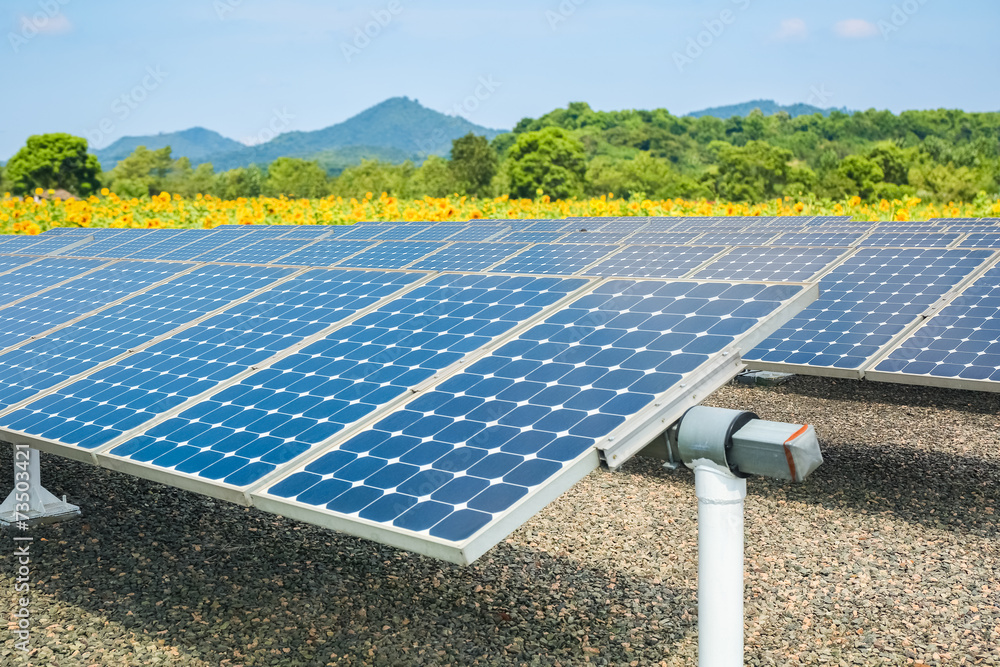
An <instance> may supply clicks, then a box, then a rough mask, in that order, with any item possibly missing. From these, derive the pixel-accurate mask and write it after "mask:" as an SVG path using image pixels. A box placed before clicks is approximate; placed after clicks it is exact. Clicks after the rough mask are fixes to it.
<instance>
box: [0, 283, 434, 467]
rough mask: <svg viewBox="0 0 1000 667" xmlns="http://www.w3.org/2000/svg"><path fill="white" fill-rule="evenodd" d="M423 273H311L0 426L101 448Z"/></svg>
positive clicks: (92, 377)
mask: <svg viewBox="0 0 1000 667" xmlns="http://www.w3.org/2000/svg"><path fill="white" fill-rule="evenodd" d="M258 270H266V271H270V272H282V273H283V271H282V270H280V269H274V268H269V269H263V268H261V269H258ZM276 275H280V273H279V274H276ZM421 275H422V274H419V273H381V272H366V271H336V270H322V269H318V270H314V271H308V272H306V273H304V274H302V275H300V276H297V277H295V278H293V279H292V280H289V281H287V282H284V283H282V284H280V285H279V286H277V287H276V288H274V289H271V290H268V291H267V292H265V293H263V294H260V295H258V296H256V297H254V298H252V299H248V300H247V301H244V302H242V303H240V304H237V305H235V306H233V307H232V308H229V309H228V310H226V311H225V312H223V313H220V314H218V315H214V316H212V317H210V318H209V319H207V320H205V321H204V322H200V323H198V324H195V325H193V326H191V327H190V328H188V329H186V330H184V331H183V332H182V333H180V334H177V335H175V336H172V337H171V338H169V339H167V340H164V341H161V342H159V343H156V344H155V345H152V346H150V347H148V348H146V349H145V350H142V351H140V352H137V353H136V354H133V355H131V356H129V357H127V358H125V359H123V360H121V361H119V362H117V363H115V364H112V365H110V366H107V367H106V368H103V369H101V370H99V371H96V372H95V373H93V374H91V375H89V376H88V377H86V378H85V379H82V380H79V381H77V382H74V383H73V384H71V385H69V386H67V387H64V388H63V389H60V390H58V391H56V392H54V393H52V394H50V395H48V396H45V397H44V398H41V399H39V400H37V401H34V402H33V403H31V404H29V405H27V406H26V407H24V408H22V409H20V410H17V411H15V412H13V413H11V414H10V415H7V416H6V417H3V418H2V419H0V423H2V424H3V425H5V426H7V427H9V428H12V429H14V430H18V431H23V432H26V433H30V434H32V435H36V436H39V437H44V438H48V439H51V440H56V441H58V442H61V443H64V444H68V445H76V446H79V447H82V448H84V449H93V448H95V447H99V446H101V445H103V444H105V443H108V442H110V441H111V440H113V439H115V438H116V437H118V436H119V435H121V434H122V433H124V432H125V431H128V430H130V429H133V428H136V427H138V426H140V425H141V424H143V423H145V422H147V421H149V420H150V419H152V418H154V417H156V416H157V415H160V414H163V413H164V412H166V411H168V410H170V409H171V408H173V407H176V406H178V405H180V404H182V403H184V402H185V401H186V400H188V399H190V398H192V397H194V396H197V395H199V394H201V393H203V392H205V391H208V390H210V389H214V388H215V387H217V386H218V385H219V383H220V382H223V381H225V380H227V379H229V378H232V377H233V376H235V375H236V374H238V373H240V372H241V371H244V370H246V369H247V368H249V367H251V366H253V365H255V364H259V363H261V362H263V361H264V360H266V359H268V358H270V357H271V356H273V355H274V354H275V353H278V352H281V351H282V350H285V349H287V348H289V347H290V346H292V345H294V344H296V343H299V342H301V341H302V340H303V339H305V338H306V337H308V336H312V335H314V334H317V333H319V332H321V331H322V330H323V329H325V328H327V327H329V326H330V325H331V324H335V323H337V322H340V321H341V320H343V319H344V318H346V317H349V316H351V315H354V314H355V313H357V312H358V311H359V310H361V309H363V308H367V307H369V306H372V305H374V304H375V303H377V302H378V301H379V300H380V299H382V298H384V297H387V296H390V295H392V294H394V293H396V292H397V291H398V290H399V289H400V288H402V287H404V286H405V285H408V284H410V283H412V282H413V281H415V280H416V279H418V278H420V277H421ZM106 399H107V400H106ZM57 436H58V437H57Z"/></svg>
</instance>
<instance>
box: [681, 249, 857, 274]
mask: <svg viewBox="0 0 1000 667" xmlns="http://www.w3.org/2000/svg"><path fill="white" fill-rule="evenodd" d="M843 253H844V249H843V248H790V247H787V246H769V247H759V246H750V247H742V248H733V249H732V250H730V251H729V252H727V253H726V254H725V255H723V256H722V257H719V258H718V259H716V260H715V261H713V262H712V263H711V264H709V265H708V266H706V267H705V268H703V269H702V270H700V271H698V272H697V273H696V274H694V275H693V276H691V277H692V278H697V279H699V280H774V281H789V282H801V281H804V280H809V279H811V278H812V277H813V276H814V275H816V274H817V273H818V272H819V271H822V270H823V269H824V268H825V267H826V266H828V265H829V264H830V262H832V261H834V260H835V259H837V258H838V257H840V256H841V255H842V254H843Z"/></svg>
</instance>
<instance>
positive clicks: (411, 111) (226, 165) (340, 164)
mask: <svg viewBox="0 0 1000 667" xmlns="http://www.w3.org/2000/svg"><path fill="white" fill-rule="evenodd" d="M192 132H197V133H203V134H202V135H201V136H203V137H204V139H205V144H204V145H191V144H190V143H188V142H184V141H182V142H177V143H172V142H171V141H170V140H169V138H170V137H181V138H186V137H187V135H188V134H189V133H192ZM469 132H472V133H473V134H479V135H485V136H486V137H487V138H489V139H492V138H493V137H495V136H496V135H498V134H501V133H502V132H503V130H493V129H490V128H486V127H482V126H479V125H476V124H474V123H471V122H469V121H467V120H466V119H464V118H461V117H458V116H448V115H446V114H443V113H441V112H439V111H434V110H433V109H428V108H427V107H425V106H422V105H421V104H420V103H419V102H417V101H416V100H411V99H409V98H407V97H393V98H390V99H388V100H386V101H384V102H381V103H379V104H376V105H375V106H373V107H371V108H369V109H366V110H364V111H362V112H361V113H359V114H357V115H356V116H353V117H351V118H348V119H347V120H345V121H344V122H342V123H337V124H336V125H331V126H330V127H326V128H323V129H321V130H314V131H311V132H286V133H284V134H280V135H278V136H277V137H275V138H274V139H272V140H271V141H268V142H266V143H262V144H258V145H256V146H244V145H243V144H240V143H238V142H236V141H232V140H231V139H226V138H225V137H223V136H222V135H220V134H217V133H215V132H211V131H210V130H204V129H202V128H192V129H191V130H185V131H184V132H174V133H172V134H158V135H155V136H150V137H126V138H122V139H119V140H118V141H116V142H115V143H113V144H111V146H108V147H107V148H105V149H103V150H99V151H94V153H95V154H96V155H97V157H98V159H99V160H100V161H101V166H102V167H103V168H104V170H105V171H107V170H109V169H111V168H112V167H114V165H115V164H116V163H117V162H118V161H119V160H121V159H122V158H124V157H125V156H127V155H128V154H129V153H131V152H132V151H133V150H134V149H135V147H136V146H142V145H144V146H146V147H147V148H150V149H152V148H162V147H163V146H166V145H169V146H170V147H171V148H172V149H173V150H172V155H173V156H174V157H175V158H177V157H180V156H182V155H184V156H187V157H188V158H189V159H190V160H191V162H192V164H200V163H202V162H211V163H212V165H213V166H214V167H215V168H216V170H226V169H232V168H234V167H245V166H248V165H251V164H258V165H261V166H263V165H267V164H269V163H271V162H273V161H274V160H275V159H277V158H279V157H300V158H308V159H318V160H320V163H321V164H323V166H324V167H326V168H327V169H328V170H330V171H331V172H337V171H340V170H342V169H343V168H344V167H347V166H350V165H351V164H357V163H358V162H360V161H361V158H362V157H364V158H366V159H375V158H377V159H380V160H389V161H391V162H402V161H404V160H414V161H418V162H419V161H422V160H423V159H424V158H425V157H427V156H428V155H447V154H448V152H449V151H450V150H451V142H452V140H453V139H457V138H459V137H461V136H464V135H466V134H468V133H469ZM164 139H167V140H166V141H164ZM219 140H222V142H220V141H219ZM112 149H114V150H112Z"/></svg>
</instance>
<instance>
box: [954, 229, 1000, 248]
mask: <svg viewBox="0 0 1000 667" xmlns="http://www.w3.org/2000/svg"><path fill="white" fill-rule="evenodd" d="M958 247H959V248H1000V229H998V230H997V231H995V232H975V233H972V234H969V235H968V236H966V237H965V238H964V239H962V241H961V242H960V243H959V244H958Z"/></svg>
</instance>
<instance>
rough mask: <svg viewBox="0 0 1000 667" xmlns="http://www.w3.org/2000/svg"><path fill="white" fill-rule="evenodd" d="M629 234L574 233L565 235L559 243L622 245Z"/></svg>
mask: <svg viewBox="0 0 1000 667" xmlns="http://www.w3.org/2000/svg"><path fill="white" fill-rule="evenodd" d="M629 234H630V232H575V233H572V234H566V235H565V236H563V237H562V238H561V239H559V242H560V243H622V240H623V239H624V238H625V237H626V236H628V235H629Z"/></svg>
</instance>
